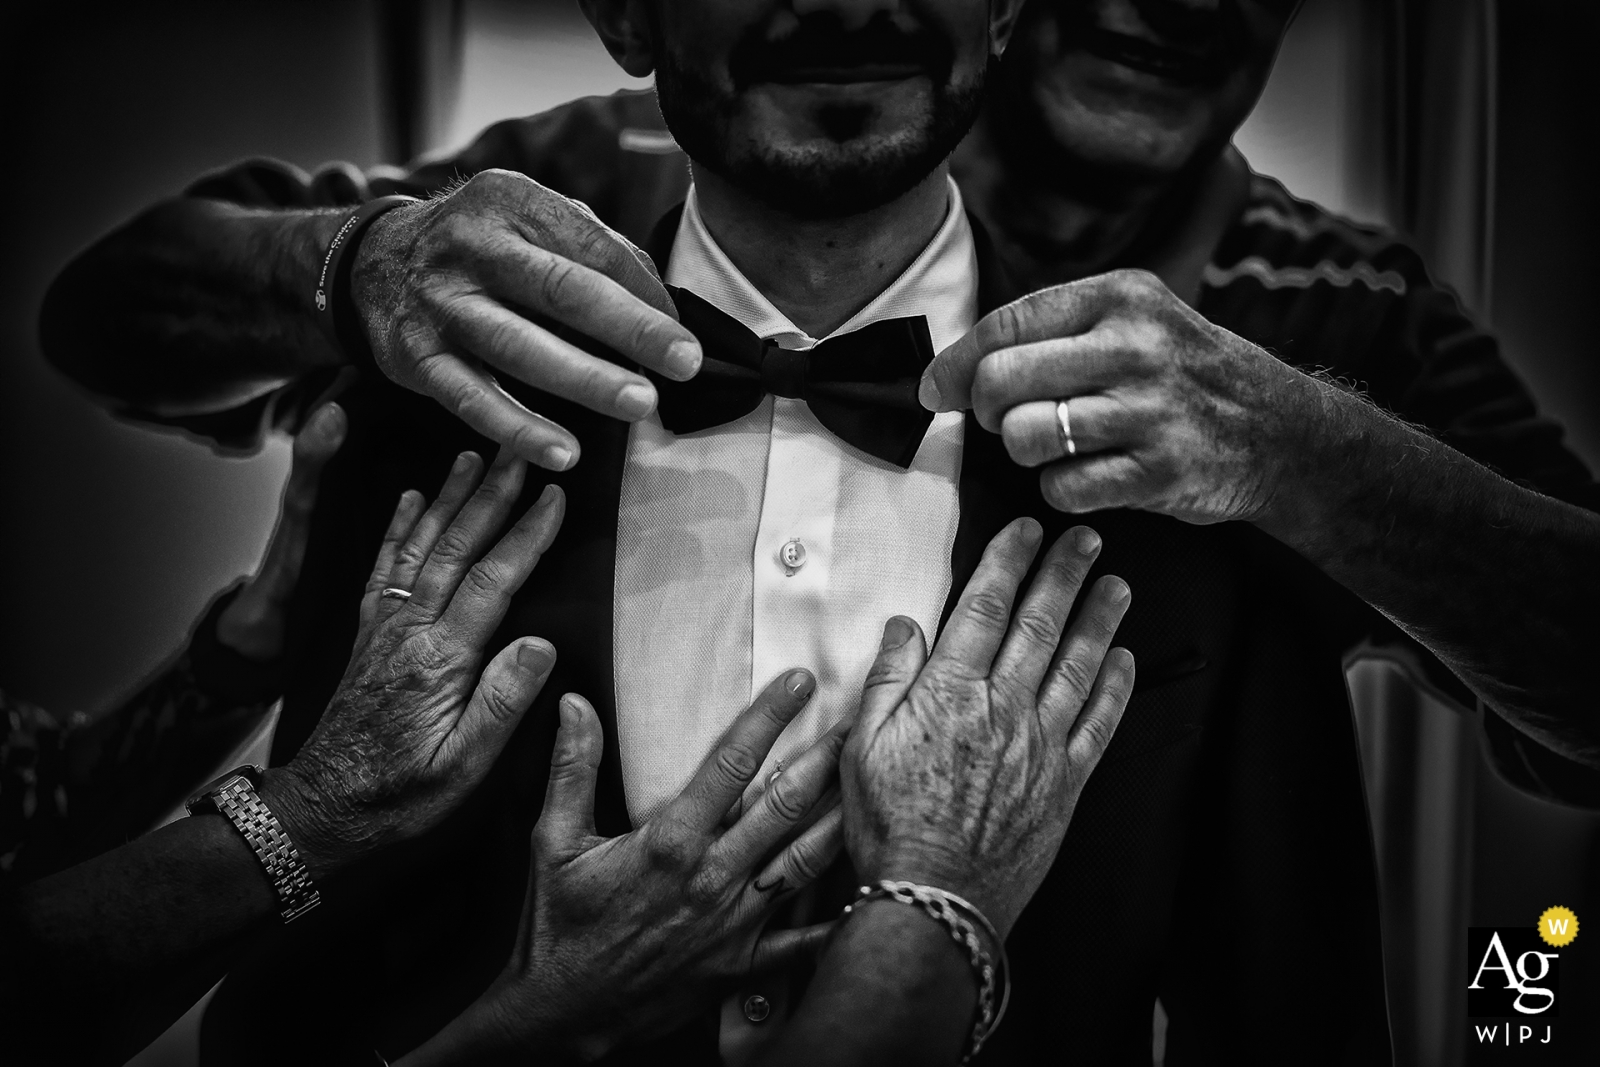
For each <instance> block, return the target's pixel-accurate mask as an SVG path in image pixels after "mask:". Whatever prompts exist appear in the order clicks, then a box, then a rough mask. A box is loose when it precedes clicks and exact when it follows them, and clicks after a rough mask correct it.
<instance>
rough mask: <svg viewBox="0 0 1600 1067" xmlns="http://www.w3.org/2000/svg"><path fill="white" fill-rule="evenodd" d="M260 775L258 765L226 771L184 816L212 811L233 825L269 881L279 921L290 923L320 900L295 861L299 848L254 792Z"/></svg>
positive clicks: (308, 876)
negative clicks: (276, 903)
mask: <svg viewBox="0 0 1600 1067" xmlns="http://www.w3.org/2000/svg"><path fill="white" fill-rule="evenodd" d="M262 773H263V772H262V770H261V768H260V767H239V768H237V769H235V770H232V771H230V772H228V773H227V774H225V775H223V776H222V777H221V778H218V779H217V780H216V781H215V782H212V783H211V784H210V785H208V786H206V787H205V788H204V789H202V790H201V791H200V792H199V793H198V794H196V795H195V797H194V799H193V800H190V801H189V804H188V809H189V814H190V815H197V814H202V813H204V812H208V811H212V810H214V811H216V812H218V813H219V814H221V815H224V816H226V817H227V819H228V821H229V822H231V823H233V825H234V827H235V828H236V829H237V830H238V831H239V833H240V835H242V836H243V837H244V839H245V841H246V842H248V843H249V845H250V847H251V848H252V849H254V850H255V854H256V858H257V859H258V860H260V861H261V867H262V869H263V870H265V871H266V873H267V878H268V879H269V880H270V881H271V882H272V888H273V891H274V892H276V893H277V895H278V907H279V913H280V914H281V915H282V916H283V921H284V922H292V921H294V920H295V919H298V918H299V917H300V916H302V915H304V914H305V913H306V912H308V911H310V910H311V909H312V908H314V907H316V906H317V905H318V904H320V903H321V902H322V896H321V894H320V893H318V892H317V888H316V886H314V885H312V883H311V872H310V871H308V870H306V865H305V863H304V862H303V861H302V860H301V859H300V851H299V849H297V848H295V847H294V842H293V841H291V840H289V835H288V834H287V833H285V832H284V829H283V825H282V824H281V823H279V822H278V817H277V816H276V815H274V814H272V809H271V808H269V807H267V804H266V801H264V800H262V799H261V797H260V795H259V794H258V793H257V792H256V783H257V782H259V781H260V780H261V775H262Z"/></svg>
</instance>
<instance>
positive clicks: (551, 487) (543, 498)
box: [533, 482, 556, 508]
mask: <svg viewBox="0 0 1600 1067" xmlns="http://www.w3.org/2000/svg"><path fill="white" fill-rule="evenodd" d="M555 498H556V483H555V482H550V483H548V484H546V485H545V487H544V492H542V493H540V494H539V499H538V500H535V501H534V502H533V506H534V507H536V508H542V507H545V506H547V505H548V504H549V503H550V502H551V501H552V500H554V499H555Z"/></svg>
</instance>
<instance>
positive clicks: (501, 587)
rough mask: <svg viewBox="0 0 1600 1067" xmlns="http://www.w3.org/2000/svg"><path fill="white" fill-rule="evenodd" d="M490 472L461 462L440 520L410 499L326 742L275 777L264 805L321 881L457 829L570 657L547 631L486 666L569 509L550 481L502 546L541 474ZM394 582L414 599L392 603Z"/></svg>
mask: <svg viewBox="0 0 1600 1067" xmlns="http://www.w3.org/2000/svg"><path fill="white" fill-rule="evenodd" d="M482 469H483V461H482V460H481V459H479V458H478V456H476V455H475V454H473V453H471V452H465V453H462V454H461V456H459V457H458V458H457V459H456V463H455V466H454V467H453V468H452V469H451V471H450V476H449V478H448V479H446V481H445V484H444V487H443V489H441V490H440V492H439V498H438V499H437V500H435V501H434V503H433V506H432V507H430V508H428V509H427V511H426V512H424V511H423V507H422V504H423V501H422V497H421V495H420V494H418V493H416V492H407V493H405V494H404V495H403V496H402V497H401V498H400V504H399V506H398V507H397V508H396V510H395V514H394V518H393V519H392V520H391V521H390V524H389V529H388V532H387V533H386V534H385V535H384V540H383V546H382V548H381V549H380V550H379V553H378V561H377V565H376V566H375V567H374V568H373V572H372V577H371V579H370V580H369V582H368V585H367V591H366V595H365V597H364V598H363V600H362V604H361V625H360V630H359V632H358V634H357V636H356V645H355V652H354V654H353V655H352V657H351V660H350V666H349V668H348V669H347V670H346V671H345V675H344V678H343V680H341V681H340V683H339V688H338V690H337V691H335V693H334V694H333V699H332V700H331V701H330V702H329V704H328V710H327V711H326V712H324V713H323V716H322V720H321V721H320V722H318V723H317V727H316V729H315V730H314V731H313V732H312V734H311V737H310V738H309V739H308V740H307V741H306V743H305V744H304V745H303V746H302V747H301V749H300V751H299V752H298V753H297V754H296V755H295V757H294V759H292V760H290V761H289V763H288V764H287V765H286V766H285V767H283V768H282V769H280V770H276V771H273V772H270V773H269V775H268V777H267V781H266V783H265V785H264V787H263V790H262V794H263V797H264V799H266V801H267V803H268V805H269V806H270V807H271V808H272V810H273V811H274V812H275V813H276V814H277V815H278V817H279V819H280V820H281V821H282V822H283V823H284V824H285V828H286V829H287V830H288V832H289V836H290V837H291V838H292V839H293V840H294V842H295V845H296V846H297V847H298V848H299V850H300V854H301V857H302V858H303V859H304V860H305V862H306V866H307V867H308V868H309V869H310V871H311V875H312V877H313V879H316V880H319V881H321V880H323V879H325V878H326V877H327V876H328V875H330V874H337V873H340V872H342V871H343V870H345V869H346V868H348V867H350V866H351V865H352V864H355V863H358V862H359V861H360V860H362V859H364V858H365V857H367V856H369V855H371V854H373V853H375V852H377V851H379V850H382V849H384V848H387V847H389V846H392V845H394V844H397V843H400V842H402V841H407V840H411V839H414V838H416V837H419V836H421V835H422V834H423V833H425V832H426V831H427V830H429V829H431V828H432V827H434V826H436V825H438V824H439V823H440V822H441V821H443V819H444V818H445V816H446V815H448V814H449V813H450V812H451V811H453V810H454V809H455V808H456V807H457V806H458V805H459V804H460V803H461V802H462V801H463V800H465V799H466V797H467V796H468V794H470V793H471V792H472V791H473V789H475V788H476V787H477V785H478V784H479V783H480V782H481V781H482V780H483V778H484V776H485V775H487V774H488V772H489V768H490V766H491V765H493V763H494V761H495V758H496V757H497V756H498V755H499V753H500V750H501V749H502V748H503V747H504V746H505V743H506V740H507V739H508V738H509V737H510V736H511V733H512V731H513V730H514V729H515V728H516V725H517V722H518V721H519V720H520V719H521V717H522V714H523V712H525V711H526V710H527V709H528V706H529V705H530V704H531V703H532V702H533V699H534V697H535V696H537V695H538V693H539V689H540V687H541V686H542V685H543V684H544V681H545V678H546V677H548V676H549V673H550V669H551V668H552V667H553V666H554V665H555V649H554V648H552V647H551V646H550V644H549V643H548V642H546V641H542V640H540V639H539V638H536V637H525V638H522V639H520V640H518V641H515V642H513V643H512V644H510V645H509V646H507V647H506V648H505V649H503V650H502V651H501V652H500V653H499V654H498V655H496V656H495V657H494V658H493V659H492V660H491V661H490V662H489V664H488V666H487V667H484V666H483V665H482V660H483V651H484V645H485V644H486V643H487V642H488V641H489V638H490V637H491V636H492V635H493V634H494V631H495V628H496V627H497V626H498V625H499V624H500V620H501V619H502V618H503V617H504V616H505V613H506V609H507V608H508V607H509V605H510V603H511V597H512V595H513V594H515V593H516V591H517V590H518V589H519V588H520V587H521V586H522V583H523V581H524V580H525V579H526V578H527V577H528V575H529V573H530V572H531V571H532V570H533V568H534V565H535V564H536V563H537V562H538V561H539V557H540V556H541V555H542V554H543V552H544V551H545V549H546V548H548V547H549V545H550V542H551V540H552V539H553V538H554V537H555V534H556V530H557V529H558V528H559V527H560V525H561V517H562V514H563V511H564V508H565V498H564V497H563V496H562V494H561V491H560V489H558V488H556V487H555V486H548V487H546V489H545V491H544V494H543V495H542V496H541V497H540V498H539V500H538V502H537V503H535V504H534V505H533V506H532V507H531V508H529V509H528V511H527V512H526V513H525V514H524V515H523V516H522V517H521V518H520V519H519V520H517V522H516V523H515V524H514V525H513V526H512V527H511V528H510V529H509V530H507V531H506V533H505V535H504V536H503V537H501V538H500V539H499V540H498V542H497V541H495V534H496V532H497V531H498V530H499V529H500V528H501V526H502V525H503V524H504V523H505V521H506V519H507V517H508V516H509V515H510V512H511V509H512V506H513V505H514V504H515V502H516V500H517V496H518V494H519V493H520V492H521V491H522V484H523V480H524V477H525V474H526V471H527V467H526V465H525V464H523V462H522V461H521V460H519V459H515V458H513V457H511V456H510V455H509V454H506V453H502V454H501V456H500V458H499V459H497V460H496V461H495V464H494V466H493V467H492V468H491V469H490V470H489V472H488V475H487V477H482V476H481V472H482ZM480 477H481V482H482V484H479V482H480ZM385 587H395V588H399V589H407V590H410V591H411V592H412V596H411V598H410V599H409V600H399V599H394V598H386V597H383V596H382V595H381V592H382V590H383V589H384V588H385ZM480 674H481V677H480Z"/></svg>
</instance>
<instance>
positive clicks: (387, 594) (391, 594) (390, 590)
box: [378, 585, 411, 600]
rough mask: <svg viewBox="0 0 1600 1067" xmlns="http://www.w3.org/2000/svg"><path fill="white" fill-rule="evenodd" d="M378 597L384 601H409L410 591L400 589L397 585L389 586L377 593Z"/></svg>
mask: <svg viewBox="0 0 1600 1067" xmlns="http://www.w3.org/2000/svg"><path fill="white" fill-rule="evenodd" d="M378 595H379V596H380V597H382V598H383V599H385V600H410V599H411V590H409V589H401V588H400V587H399V586H397V585H391V586H386V587H385V588H384V590H383V592H381V593H379V594H378Z"/></svg>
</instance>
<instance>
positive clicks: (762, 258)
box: [695, 165, 949, 337]
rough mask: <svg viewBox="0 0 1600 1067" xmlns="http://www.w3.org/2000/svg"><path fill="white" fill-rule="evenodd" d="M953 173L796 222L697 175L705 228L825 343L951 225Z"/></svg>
mask: <svg viewBox="0 0 1600 1067" xmlns="http://www.w3.org/2000/svg"><path fill="white" fill-rule="evenodd" d="M948 173H949V172H948V170H947V168H946V167H945V166H942V165H941V166H940V167H939V168H938V169H937V170H935V171H934V172H933V173H932V174H930V175H929V176H928V177H927V178H925V179H924V180H923V181H921V182H919V183H918V184H917V185H916V186H915V187H913V188H912V189H911V190H910V191H909V192H907V193H906V194H904V195H903V196H901V197H899V198H898V199H896V200H894V201H891V202H890V203H888V204H884V205H883V206H881V207H877V208H874V209H872V210H871V211H867V212H864V213H862V214H860V215H852V216H850V217H849V218H842V219H796V218H795V217H793V216H792V215H786V214H784V213H782V212H780V211H777V210H776V209H774V208H772V207H770V206H769V205H767V204H765V203H763V202H762V201H760V200H758V199H756V198H754V197H752V196H749V195H748V194H746V193H744V192H742V191H740V190H739V189H736V188H735V187H733V186H732V185H730V184H729V183H728V182H726V181H724V180H723V179H721V178H719V177H718V176H716V175H715V174H712V173H710V172H708V171H705V170H703V169H701V168H696V169H695V196H696V197H697V199H698V200H699V204H700V216H701V218H702V219H704V221H705V224H706V229H708V230H709V231H710V232H711V236H712V237H714V238H715V239H716V242H717V244H718V245H719V246H720V247H721V248H722V250H723V251H724V252H725V253H727V255H728V258H729V259H730V260H732V261H733V265H734V266H736V267H738V268H739V270H740V272H742V273H743V274H744V276H745V277H746V278H748V279H749V280H750V282H751V284H752V285H754V286H755V287H756V288H757V289H758V290H760V292H761V293H762V295H763V296H765V297H766V298H767V299H768V300H771V301H772V303H773V305H774V306H775V307H776V308H777V309H778V310H779V311H781V312H783V313H784V314H785V315H786V316H788V318H789V321H790V322H792V323H794V324H795V325H796V326H797V327H799V328H800V329H801V330H803V331H805V332H806V334H808V335H809V336H811V337H826V336H827V335H828V334H830V333H832V332H833V331H834V330H835V329H837V328H838V327H840V326H842V325H844V323H845V322H847V321H849V319H850V317H851V316H852V315H854V314H855V313H856V312H857V311H860V310H861V309H862V308H863V307H865V306H866V305H867V304H868V303H870V302H871V301H872V299H873V297H875V296H877V295H878V294H879V293H881V292H883V290H884V289H886V288H888V286H889V284H890V283H891V282H893V281H894V280H895V279H896V278H898V277H899V276H900V275H901V274H902V273H903V272H904V271H905V269H906V268H907V267H909V266H910V265H911V262H912V261H913V260H915V259H916V258H917V256H918V255H919V254H920V253H921V252H922V250H923V249H924V248H926V247H927V246H928V242H929V241H931V240H933V237H934V234H936V233H937V232H938V231H939V226H940V225H941V224H942V223H943V222H944V219H945V213H946V211H947V210H948V207H949V189H948Z"/></svg>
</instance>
